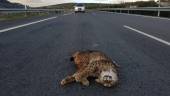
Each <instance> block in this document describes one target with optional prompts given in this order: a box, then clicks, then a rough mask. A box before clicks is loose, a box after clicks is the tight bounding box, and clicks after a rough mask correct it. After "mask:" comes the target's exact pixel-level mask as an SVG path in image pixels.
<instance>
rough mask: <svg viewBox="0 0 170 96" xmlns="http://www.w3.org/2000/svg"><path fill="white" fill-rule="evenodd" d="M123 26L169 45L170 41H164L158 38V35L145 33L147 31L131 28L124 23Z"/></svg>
mask: <svg viewBox="0 0 170 96" xmlns="http://www.w3.org/2000/svg"><path fill="white" fill-rule="evenodd" d="M123 27H125V28H127V29H130V30H133V31H135V32H137V33H140V34H142V35H144V36H147V37H149V38H151V39H154V40H156V41H158V42H161V43H163V44H165V45H168V46H170V42H168V41H165V40H163V39H160V38H158V37H155V36H152V35H150V34H147V33H145V32H142V31H139V30H137V29H134V28H132V27H129V26H127V25H124V26H123Z"/></svg>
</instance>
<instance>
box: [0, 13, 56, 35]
mask: <svg viewBox="0 0 170 96" xmlns="http://www.w3.org/2000/svg"><path fill="white" fill-rule="evenodd" d="M55 18H57V17H56V16H55V17H50V18H46V19H42V20H39V21H34V22H30V23H26V24H22V25H18V26H14V27H10V28H5V29H2V30H0V33H1V32H6V31H10V30H13V29H17V28H21V27H25V26H29V25H32V24H36V23H39V22H43V21H47V20H51V19H55Z"/></svg>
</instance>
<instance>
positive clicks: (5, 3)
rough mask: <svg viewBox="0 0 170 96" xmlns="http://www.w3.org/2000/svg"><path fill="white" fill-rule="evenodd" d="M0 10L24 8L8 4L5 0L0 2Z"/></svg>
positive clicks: (16, 4)
mask: <svg viewBox="0 0 170 96" xmlns="http://www.w3.org/2000/svg"><path fill="white" fill-rule="evenodd" d="M0 8H24V6H23V5H21V4H18V3H10V2H9V1H7V0H0Z"/></svg>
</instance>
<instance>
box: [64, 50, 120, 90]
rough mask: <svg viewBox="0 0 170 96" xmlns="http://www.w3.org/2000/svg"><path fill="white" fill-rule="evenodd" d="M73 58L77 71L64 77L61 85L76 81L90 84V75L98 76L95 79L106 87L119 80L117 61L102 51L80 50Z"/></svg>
mask: <svg viewBox="0 0 170 96" xmlns="http://www.w3.org/2000/svg"><path fill="white" fill-rule="evenodd" d="M71 60H72V61H74V63H75V64H76V66H77V72H75V73H74V74H73V75H70V76H67V77H66V78H65V79H63V80H62V81H61V85H65V84H68V83H71V82H73V81H76V82H80V83H82V84H83V85H85V86H88V85H89V81H88V79H87V78H88V77H96V80H95V81H96V82H97V83H100V84H102V85H104V86H106V87H111V86H114V85H115V84H116V83H117V82H118V76H117V70H116V68H117V65H116V63H115V62H112V60H111V59H110V58H109V57H107V56H106V55H105V54H104V53H102V52H99V51H78V52H76V53H74V54H73V56H72V58H71Z"/></svg>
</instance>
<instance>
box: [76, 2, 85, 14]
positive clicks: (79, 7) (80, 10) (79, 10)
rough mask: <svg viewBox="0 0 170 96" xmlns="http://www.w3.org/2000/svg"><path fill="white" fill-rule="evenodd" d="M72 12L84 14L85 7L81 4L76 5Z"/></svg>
mask: <svg viewBox="0 0 170 96" xmlns="http://www.w3.org/2000/svg"><path fill="white" fill-rule="evenodd" d="M74 12H75V13H77V12H83V13H84V12H85V5H84V4H81V3H78V4H76V5H75V6H74Z"/></svg>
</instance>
